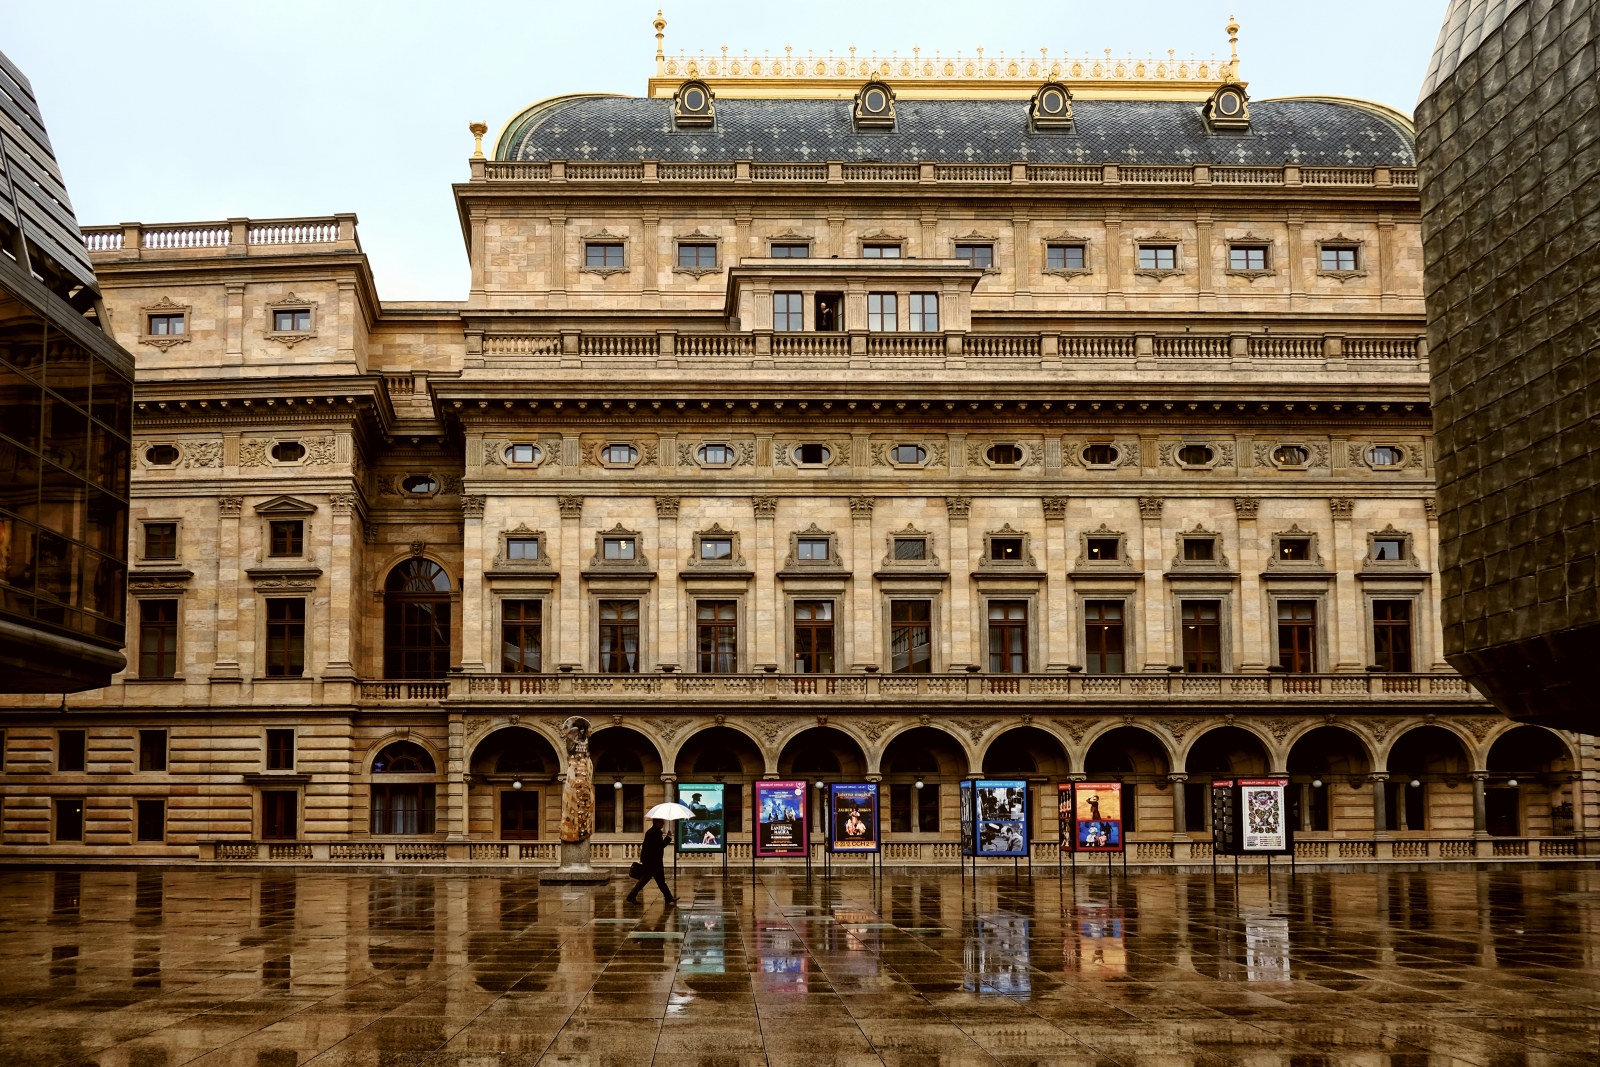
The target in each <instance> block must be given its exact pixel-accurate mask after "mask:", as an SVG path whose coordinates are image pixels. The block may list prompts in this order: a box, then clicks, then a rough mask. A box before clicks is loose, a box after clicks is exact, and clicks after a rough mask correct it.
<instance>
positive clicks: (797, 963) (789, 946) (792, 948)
mask: <svg viewBox="0 0 1600 1067" xmlns="http://www.w3.org/2000/svg"><path fill="white" fill-rule="evenodd" d="M755 939H756V942H755V948H756V960H757V962H758V963H759V965H760V968H761V970H760V974H759V976H758V977H757V978H756V983H757V984H758V985H759V986H760V987H762V988H764V989H781V990H785V991H788V992H794V993H804V992H806V990H807V988H808V986H809V984H810V972H809V970H808V968H807V966H806V959H807V956H806V946H805V942H804V940H803V939H802V938H801V937H800V935H799V933H797V932H796V931H795V929H794V927H792V926H790V925H789V924H788V923H775V922H769V921H766V920H762V919H758V920H756V928H755Z"/></svg>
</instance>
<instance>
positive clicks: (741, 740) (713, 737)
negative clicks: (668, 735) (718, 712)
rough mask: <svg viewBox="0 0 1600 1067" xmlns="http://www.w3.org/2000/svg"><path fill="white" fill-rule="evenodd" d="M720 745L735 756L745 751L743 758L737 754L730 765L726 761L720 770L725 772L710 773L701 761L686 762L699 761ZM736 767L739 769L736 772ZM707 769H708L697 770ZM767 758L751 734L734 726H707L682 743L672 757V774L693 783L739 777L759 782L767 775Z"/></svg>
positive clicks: (725, 724) (729, 724)
mask: <svg viewBox="0 0 1600 1067" xmlns="http://www.w3.org/2000/svg"><path fill="white" fill-rule="evenodd" d="M718 742H720V743H721V745H720V747H722V748H723V749H724V750H725V751H727V752H729V753H735V752H736V750H737V749H739V748H741V747H743V748H744V749H745V751H744V753H743V755H742V756H740V755H737V754H735V755H734V756H733V759H732V760H731V761H725V762H723V763H722V764H721V767H723V768H725V769H720V770H711V769H709V765H708V762H706V761H702V760H700V759H698V758H696V759H694V760H692V761H690V762H687V763H686V762H685V758H686V757H689V756H695V757H698V756H700V755H701V754H703V753H704V752H705V750H706V749H708V748H710V747H712V746H714V745H717V744H718ZM735 764H737V769H726V768H733V767H734V765H735ZM700 767H707V768H708V769H704V770H702V769H698V768H700ZM766 767H767V754H766V751H765V750H764V749H763V748H762V747H761V742H760V741H759V740H757V738H756V737H755V736H754V735H753V734H751V733H750V731H748V730H746V729H744V728H743V727H741V726H738V725H736V724H734V723H732V722H728V723H722V724H719V725H713V726H706V727H702V728H701V729H698V730H695V731H694V732H693V733H691V734H689V736H688V737H685V738H684V739H683V743H682V744H680V745H678V746H677V748H676V749H675V750H674V751H673V754H672V773H673V774H675V775H676V776H677V778H678V780H679V781H680V782H682V781H692V780H695V779H699V778H704V777H708V776H711V775H716V774H724V775H738V776H740V777H747V778H759V777H761V776H762V775H763V774H765V773H766Z"/></svg>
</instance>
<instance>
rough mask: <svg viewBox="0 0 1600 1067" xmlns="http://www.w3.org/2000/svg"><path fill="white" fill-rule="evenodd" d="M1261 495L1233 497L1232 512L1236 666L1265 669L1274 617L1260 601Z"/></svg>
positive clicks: (1255, 669) (1245, 669) (1251, 670)
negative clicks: (1258, 514) (1236, 594)
mask: <svg viewBox="0 0 1600 1067" xmlns="http://www.w3.org/2000/svg"><path fill="white" fill-rule="evenodd" d="M1260 508H1261V498H1260V497H1254V496H1237V497H1234V498H1233V514H1234V517H1235V519H1236V521H1237V522H1238V531H1239V536H1238V540H1237V541H1236V544H1237V545H1238V546H1239V643H1238V645H1237V646H1236V647H1237V648H1238V649H1239V650H1240V656H1239V668H1238V669H1239V670H1241V671H1250V672H1254V671H1264V670H1266V669H1267V662H1266V658H1264V657H1267V658H1270V657H1271V648H1272V627H1273V621H1274V620H1273V619H1272V617H1271V612H1270V610H1269V609H1268V607H1267V606H1266V605H1263V604H1262V603H1261V564H1262V560H1261V533H1260V531H1259V530H1258V529H1257V527H1256V512H1257V511H1259V510H1260Z"/></svg>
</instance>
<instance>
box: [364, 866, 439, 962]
mask: <svg viewBox="0 0 1600 1067" xmlns="http://www.w3.org/2000/svg"><path fill="white" fill-rule="evenodd" d="M435 895H436V890H435V887H434V879H433V878H431V877H419V876H415V875H413V876H410V877H406V876H399V877H382V878H374V879H372V881H371V883H370V884H369V886H368V888H367V924H368V926H369V927H370V928H371V930H372V932H373V935H374V938H373V941H372V943H371V944H369V945H368V946H367V962H368V963H370V964H372V968H373V970H375V971H377V972H378V974H379V975H380V976H382V977H383V978H384V979H386V980H388V981H390V982H394V983H398V984H400V985H409V984H411V983H412V982H413V981H420V980H421V979H422V977H423V974H424V972H426V971H427V970H428V969H429V968H430V967H432V966H433V961H434V957H435V955H436V953H437V950H436V948H435V946H434V943H433V938H432V937H431V936H427V937H423V936H406V935H423V934H427V935H431V934H432V933H433V930H434V898H435ZM384 934H388V935H392V936H390V937H389V938H387V939H381V940H380V938H381V937H382V935H384Z"/></svg>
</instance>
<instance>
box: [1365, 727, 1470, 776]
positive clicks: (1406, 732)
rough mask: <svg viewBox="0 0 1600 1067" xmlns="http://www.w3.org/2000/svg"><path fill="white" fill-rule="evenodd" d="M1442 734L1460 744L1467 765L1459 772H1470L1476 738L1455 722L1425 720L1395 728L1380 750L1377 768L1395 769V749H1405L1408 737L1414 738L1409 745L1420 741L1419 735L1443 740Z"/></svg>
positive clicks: (1383, 769)
mask: <svg viewBox="0 0 1600 1067" xmlns="http://www.w3.org/2000/svg"><path fill="white" fill-rule="evenodd" d="M1432 731H1437V733H1433V732H1432ZM1441 735H1448V737H1449V739H1450V740H1451V741H1453V742H1455V744H1457V745H1458V746H1460V753H1461V758H1462V759H1463V760H1464V761H1465V763H1466V767H1464V768H1463V769H1462V770H1461V771H1460V772H1459V773H1461V774H1466V773H1468V771H1469V770H1471V769H1472V765H1473V763H1474V762H1475V760H1474V753H1475V752H1476V751H1477V748H1478V745H1477V740H1476V738H1474V737H1473V736H1472V735H1471V734H1469V733H1467V732H1466V731H1465V730H1463V729H1461V727H1459V726H1457V725H1455V724H1454V723H1450V722H1424V721H1421V720H1415V721H1412V722H1410V723H1407V724H1406V725H1404V726H1400V727H1397V728H1396V729H1395V731H1394V734H1393V736H1392V737H1390V739H1389V742H1388V744H1386V745H1384V746H1383V747H1382V748H1381V749H1380V750H1379V751H1378V760H1377V762H1378V766H1377V768H1376V769H1377V770H1381V771H1393V770H1394V769H1395V768H1394V767H1393V766H1392V760H1393V759H1394V754H1395V751H1396V750H1400V751H1401V752H1404V751H1405V748H1404V747H1403V746H1402V742H1405V741H1406V738H1408V737H1410V738H1413V740H1412V741H1410V742H1406V744H1407V745H1415V744H1417V743H1419V742H1418V740H1417V738H1418V737H1419V736H1420V737H1422V738H1427V737H1433V738H1438V739H1441V740H1442V739H1443V738H1442V736H1441Z"/></svg>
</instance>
